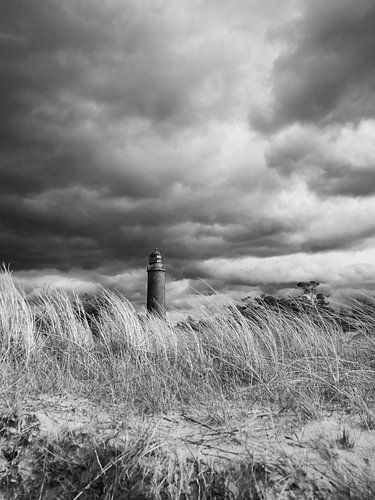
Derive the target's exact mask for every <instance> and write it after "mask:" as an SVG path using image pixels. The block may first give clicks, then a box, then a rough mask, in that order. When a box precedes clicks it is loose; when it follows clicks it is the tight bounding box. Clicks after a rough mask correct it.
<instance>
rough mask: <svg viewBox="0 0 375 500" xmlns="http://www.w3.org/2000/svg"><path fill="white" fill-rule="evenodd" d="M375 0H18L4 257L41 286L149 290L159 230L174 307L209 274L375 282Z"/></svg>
mask: <svg viewBox="0 0 375 500" xmlns="http://www.w3.org/2000/svg"><path fill="white" fill-rule="evenodd" d="M374 14H375V9H374V6H373V3H372V2H370V1H365V0H360V1H359V2H354V1H349V0H345V1H343V2H342V1H340V2H339V1H338V0H337V1H336V0H330V1H329V2H323V0H319V1H317V2H307V0H305V1H299V0H287V1H285V2H283V3H282V5H281V3H280V2H278V1H277V0H268V1H267V2H259V1H257V0H251V1H249V2H242V1H239V0H230V1H228V2H222V3H221V4H220V5H219V4H218V3H217V2H214V1H211V0H191V1H190V0H189V1H182V2H168V3H164V2H155V1H151V0H141V1H140V0H137V1H135V0H121V1H120V0H109V1H106V2H103V1H99V0H90V1H89V0H4V1H3V2H2V12H1V18H0V92H1V94H0V95H1V99H0V240H1V259H2V260H3V261H4V262H5V263H9V264H10V265H11V268H12V269H13V270H14V271H15V276H16V277H17V279H18V280H19V281H20V282H21V283H22V284H23V285H24V286H26V288H27V289H32V288H33V287H35V286H40V283H42V282H43V280H45V281H47V282H51V283H55V284H57V285H58V286H62V287H64V288H75V289H76V290H79V291H84V290H94V289H95V288H96V287H97V286H98V285H99V284H101V285H104V286H108V287H110V288H116V289H119V290H121V291H122V292H124V293H125V294H126V295H127V297H128V298H129V299H130V300H132V302H134V304H135V305H137V307H138V306H141V305H143V303H144V296H145V267H146V263H147V256H148V254H149V253H150V251H151V250H152V249H153V248H154V247H155V246H157V247H159V248H160V249H161V250H162V251H163V253H164V255H165V259H166V263H167V269H168V290H169V291H168V297H169V305H170V307H171V308H175V309H187V308H188V303H189V300H191V301H192V304H193V306H192V307H195V306H196V305H198V304H199V303H200V302H201V299H200V298H197V297H198V296H197V295H194V294H196V292H197V291H199V292H202V291H203V290H204V289H205V286H206V285H204V283H206V284H209V286H208V287H209V288H210V286H212V287H217V288H218V289H220V290H221V291H222V292H223V293H224V294H225V295H226V296H229V297H232V298H238V297H239V296H240V295H241V294H243V295H248V293H250V292H251V293H255V292H257V291H260V289H261V287H262V286H265V287H271V288H272V287H276V288H277V287H282V286H284V285H285V286H286V285H287V284H290V283H292V282H293V280H295V279H296V280H297V281H299V280H300V279H305V278H306V279H308V278H309V277H310V278H311V279H317V278H319V279H321V280H323V281H325V282H326V281H328V280H332V281H333V282H334V283H335V285H336V286H347V285H348V280H349V281H351V284H352V285H355V286H361V285H362V284H363V285H364V284H366V286H367V285H368V286H369V283H370V281H371V280H369V279H367V278H366V279H364V277H363V267H361V265H360V262H361V259H362V258H363V259H364V261H363V262H368V260H369V257H368V256H369V255H372V254H371V252H372V245H373V234H374V229H375V227H374V223H373V221H374V220H375V217H374V215H375V214H374V208H375V204H374V199H373V196H374V192H375V176H374V161H375V150H374V146H373V144H374V141H373V137H374V133H375V121H374V118H375V117H374V109H375V108H374V103H375V99H374V67H375V66H374V62H375V60H374V55H373V50H372V48H373V46H374V43H375V38H374V35H373V33H374V32H375V30H374V29H372V28H373V23H374V19H375V15H374ZM249 112H250V127H249V119H248V117H249ZM335 252H336V253H335ZM329 254H332V255H333V254H335V255H338V256H339V257H338V258H339V260H338V262H342V264H343V266H344V267H343V269H340V266H339V264H337V266H336V267H335V266H333V264H332V259H331V260H330V258H329ZM325 255H327V259H326V260H325V259H324V256H325ZM293 256H296V258H297V257H298V262H300V263H301V264H300V267H297V268H296V267H295V266H294V264H293V262H294V261H293ZM316 256H318V257H316ZM320 256H321V257H320ZM311 259H313V260H311ZM314 259H315V260H314ZM340 259H341V260H340ZM356 259H359V262H357V260H356ZM302 261H303V264H302ZM310 261H311V262H315V261H316V262H317V263H319V265H321V266H322V267H321V269H320V271H319V272H317V269H318V267H317V266H318V264H316V265H314V266H313V265H311V266H310V271H309V272H308V271H307V270H308V269H309V264H308V263H309V262H310ZM249 262H251V266H250V268H249V266H248V265H247V264H248V263H249ZM325 263H327V264H325ZM277 266H280V269H281V270H278V269H277ZM241 269H242V274H241ZM345 269H346V270H347V271H345ZM224 270H225V272H224ZM288 270H289V271H290V272H289V275H288ZM325 270H326V271H327V272H325ZM328 271H329V272H328ZM261 275H263V276H261ZM298 275H299V277H298ZM317 275H319V276H317ZM280 276H282V278H280ZM348 276H349V277H350V279H349V278H348ZM200 278H203V279H204V280H206V281H205V282H202V281H200Z"/></svg>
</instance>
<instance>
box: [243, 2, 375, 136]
mask: <svg viewBox="0 0 375 500" xmlns="http://www.w3.org/2000/svg"><path fill="white" fill-rule="evenodd" d="M275 36H277V38H281V39H282V40H283V41H284V42H285V43H286V44H287V46H288V49H287V50H286V52H285V54H284V55H282V56H280V57H279V58H278V59H277V60H276V62H275V64H274V68H273V72H272V87H273V96H272V104H271V108H270V109H268V110H266V109H263V110H262V109H260V108H258V109H257V110H255V109H254V110H253V112H252V115H251V119H252V123H253V126H254V127H256V128H258V129H260V130H263V131H274V130H277V129H279V128H281V127H283V126H285V125H288V124H290V123H293V122H300V123H309V122H310V123H311V122H312V123H321V124H327V123H346V122H353V123H358V122H359V121H360V120H361V119H363V118H373V117H374V116H375V93H374V89H375V51H374V46H375V3H374V2H373V0H330V1H329V2H327V1H326V0H317V1H314V2H311V1H308V0H304V2H303V11H302V14H301V16H300V17H299V18H298V19H297V20H296V21H295V22H294V23H288V24H287V25H286V26H285V27H284V28H280V29H279V30H278V32H277V35H276V34H275Z"/></svg>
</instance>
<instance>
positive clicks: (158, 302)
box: [147, 248, 165, 318]
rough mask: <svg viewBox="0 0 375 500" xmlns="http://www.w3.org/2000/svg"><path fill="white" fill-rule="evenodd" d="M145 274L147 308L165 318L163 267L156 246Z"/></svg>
mask: <svg viewBox="0 0 375 500" xmlns="http://www.w3.org/2000/svg"><path fill="white" fill-rule="evenodd" d="M147 275H148V279H147V310H148V311H149V312H151V313H155V314H157V315H158V316H160V317H161V318H165V267H164V263H163V258H162V256H161V253H160V252H159V250H158V249H157V248H155V250H154V251H153V252H152V254H151V255H150V257H149V265H148V267H147Z"/></svg>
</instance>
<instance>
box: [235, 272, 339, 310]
mask: <svg viewBox="0 0 375 500" xmlns="http://www.w3.org/2000/svg"><path fill="white" fill-rule="evenodd" d="M319 285H320V283H319V282H318V281H301V282H299V283H297V287H298V288H300V289H301V293H300V294H299V295H297V296H293V297H291V296H289V297H274V296H272V295H265V294H262V295H261V296H260V297H256V298H251V297H245V298H244V299H242V300H241V305H239V306H237V307H238V310H239V311H240V312H241V314H243V315H244V316H246V317H248V318H252V319H254V317H256V315H257V314H256V313H257V311H259V310H260V308H264V307H266V308H270V309H272V310H274V311H278V312H288V311H289V312H291V313H293V314H300V313H304V314H306V313H308V314H320V315H321V314H327V313H332V312H333V309H332V308H331V306H330V304H329V302H328V300H327V296H326V295H324V294H323V293H322V292H319V291H318V290H317V288H318V287H319Z"/></svg>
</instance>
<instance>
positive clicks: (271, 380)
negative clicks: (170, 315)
mask: <svg viewBox="0 0 375 500" xmlns="http://www.w3.org/2000/svg"><path fill="white" fill-rule="evenodd" d="M100 304H101V310H100V312H99V314H98V315H97V316H96V317H95V318H91V321H90V322H89V321H88V319H87V317H86V316H85V314H84V309H83V304H82V303H81V302H80V300H79V298H78V297H75V300H74V304H73V301H72V300H71V298H69V297H68V295H67V294H66V293H65V292H63V291H61V290H53V289H46V290H42V291H41V292H40V293H39V294H38V295H37V296H34V297H33V298H32V299H30V298H28V297H27V295H26V293H25V292H24V291H23V290H22V289H19V288H17V287H16V286H15V284H14V281H13V279H12V276H11V274H10V273H9V272H8V271H7V270H3V272H2V273H1V274H0V376H1V381H2V384H1V387H0V398H1V399H2V400H3V401H7V402H8V404H11V403H12V402H14V401H17V404H19V402H20V401H21V402H22V401H23V400H24V399H26V397H28V396H30V395H34V396H38V394H42V393H43V394H45V393H48V394H52V395H62V394H69V395H71V396H73V397H77V398H78V397H85V398H87V399H89V400H91V401H96V402H98V401H105V402H108V403H117V402H121V403H122V404H125V405H126V406H127V408H129V409H131V410H132V411H135V412H139V413H141V414H142V413H145V412H146V413H153V412H154V413H155V412H163V411H167V410H170V409H173V408H175V407H176V406H178V405H180V406H181V405H183V406H184V407H190V408H199V407H205V408H207V407H208V406H209V405H210V404H214V403H215V402H217V401H218V400H220V402H221V403H220V404H222V405H223V407H225V405H229V404H230V402H231V401H235V400H236V401H238V400H242V401H246V402H248V403H249V404H254V405H261V406H262V407H267V408H271V409H272V408H273V409H275V411H277V412H278V414H280V413H282V412H283V411H284V410H293V411H294V412H295V414H296V415H297V416H298V418H300V419H302V420H305V421H306V420H308V419H313V418H314V417H316V416H317V415H318V414H319V412H320V411H321V410H322V408H327V407H329V408H332V407H333V406H335V407H336V408H340V407H341V408H345V409H347V410H350V409H353V408H355V409H356V410H357V411H359V412H360V414H361V418H362V424H363V428H366V429H367V430H370V429H372V428H374V427H375V424H374V421H375V417H374V413H373V411H372V409H371V406H372V403H374V400H375V398H374V396H375V394H374V387H375V385H374V377H375V341H374V340H375V332H374V314H373V313H374V308H372V306H371V304H373V305H375V301H374V300H373V298H371V297H370V296H368V297H367V302H366V307H363V308H362V309H360V304H358V311H357V324H356V333H355V334H353V333H352V332H349V333H344V332H343V330H342V328H341V327H340V323H339V322H338V321H337V318H335V317H334V315H332V317H330V316H327V315H325V316H324V317H323V316H321V315H319V314H315V315H312V314H305V315H302V314H298V315H296V314H293V313H291V312H288V313H287V312H285V311H274V310H271V309H269V308H267V307H266V306H265V307H263V308H259V307H258V308H257V309H256V310H255V312H254V315H253V316H252V318H251V319H247V318H245V317H244V316H242V315H241V314H240V313H239V311H238V310H237V309H236V307H235V306H234V305H233V304H227V305H223V306H220V307H216V308H214V309H207V310H206V312H205V314H204V317H203V318H202V319H201V321H200V322H199V323H197V324H196V325H195V326H192V325H189V324H185V325H173V324H171V323H170V322H168V321H163V320H161V319H159V318H157V317H155V316H146V315H145V316H139V315H138V314H137V313H136V311H135V310H134V308H133V307H132V305H131V304H130V303H129V302H128V301H127V300H126V299H125V298H124V297H123V296H121V295H120V294H119V293H114V292H110V291H108V290H104V289H103V290H101V291H100ZM223 413H225V410H224V411H223ZM349 437H350V436H349ZM347 438H348V436H347V434H345V435H342V436H341V437H340V439H341V441H340V443H341V444H342V446H343V445H344V444H345V445H346V448H348V447H349V446H348V443H352V440H351V439H347ZM147 443H148V444H147V446H144V447H143V448H142V447H141V448H139V447H138V446H140V445H139V443H138V444H137V443H135V444H134V443H133V444H134V446H133V445H132V446H133V448H134V447H135V448H134V449H136V451H135V452H134V453H135V455H131V454H130V455H129V457H130V456H131V464H132V465H131V467H130V466H128V465H126V463H125V462H126V460H125V462H124V460H123V459H124V457H125V455H124V456H122V458H119V457H120V456H121V453H120V452H118V451H116V450H114V449H112V448H110V447H109V448H108V450H107V452H108V453H109V455H110V456H109V457H108V467H109V469H108V471H109V470H111V471H112V472H113V471H117V472H116V474H115V476H114V479H113V481H115V483H112V482H111V481H110V484H109V483H108V484H107V483H106V484H104V483H103V477H102V475H101V469H100V467H101V465H100V464H102V462H101V460H102V458H100V457H99V456H98V458H97V457H96V455H95V453H97V452H96V451H95V450H92V449H91V448H90V450H91V451H90V450H89V452H88V453H89V454H90V457H89V458H87V456H86V455H85V457H84V459H83V462H85V461H87V460H89V461H90V463H92V470H91V469H90V471H91V472H90V474H91V475H90V477H88V478H87V481H86V483H85V481H83V482H82V481H81V479H80V480H79V484H78V483H77V484H76V485H75V488H76V489H75V490H74V491H76V494H77V495H79V496H80V497H82V498H84V497H85V495H86V493H87V491H88V489H89V488H88V489H86V490H85V486H84V484H90V481H92V484H91V486H92V487H93V488H94V487H95V488H97V487H98V484H97V482H98V481H99V483H100V482H101V484H102V483H103V488H104V490H105V488H107V489H108V488H109V490H108V491H112V490H111V488H115V487H116V488H118V491H123V490H122V489H121V488H123V486H121V485H123V484H124V481H125V482H126V478H128V479H129V477H132V478H133V479H134V477H138V476H137V474H141V475H142V477H143V479H145V478H146V477H147V478H148V479H147V481H146V482H147V484H148V486H147V488H148V489H147V488H146V489H147V491H148V493H147V494H146V493H144V492H142V495H143V494H144V498H149V497H150V496H149V495H155V497H157V495H159V497H160V498H169V497H170V498H180V497H181V494H182V493H181V491H182V490H181V488H182V486H181V484H182V483H181V481H182V479H181V477H182V476H181V474H182V475H183V474H185V476H184V477H185V479H186V480H185V489H186V488H188V487H189V488H190V487H192V484H193V485H195V486H194V488H198V489H199V488H201V490H202V491H205V492H206V493H205V495H206V496H199V493H197V495H198V496H195V497H194V496H192V497H191V498H227V497H226V496H225V495H226V493H225V491H226V490H225V488H224V486H223V485H224V483H225V481H226V479H225V477H226V478H227V479H228V476H225V473H222V472H219V471H218V470H214V469H211V468H209V467H208V468H205V470H204V471H203V472H202V473H201V474H200V473H197V471H196V470H195V469H194V467H195V465H196V464H195V465H194V464H193V465H194V467H193V468H191V467H192V466H191V464H190V465H189V464H185V466H182V464H174V465H171V462H168V464H169V465H167V458H166V457H165V456H163V458H160V460H159V462H158V463H159V467H160V470H159V472H158V473H157V471H156V469H154V470H153V471H152V472H150V471H149V470H148V469H147V466H146V465H145V463H147V460H146V462H144V460H143V459H144V458H145V457H146V458H147V457H148V456H149V455H150V454H152V453H153V454H155V450H156V448H154V444H152V442H151V441H150V442H147ZM90 446H91V445H90ZM142 446H143V445H142ZM353 446H354V444H353ZM68 448H69V446H68ZM133 448H132V449H133ZM43 449H44V448H43ZM48 450H49V448H48V447H46V448H45V452H44V455H43V456H44V458H43V460H44V466H45V468H46V469H45V471H46V477H45V478H44V479H43V481H44V482H45V481H47V482H48V481H50V482H51V481H52V482H53V480H52V479H51V472H50V469H51V470H53V468H54V467H57V468H59V467H61V466H62V465H61V463H62V462H63V461H64V459H61V460H62V462H61V461H58V460H57V459H56V456H57V455H56V450H55V451H54V452H53V453H52V452H51V453H50V450H49V451H48ZM137 450H138V451H137ZM150 450H151V451H150ZM328 451H329V450H328ZM151 452H152V453H151ZM64 453H66V451H64V450H62V451H61V454H62V455H64ZM100 453H104V455H105V450H103V449H102V448H101V451H100ZM119 453H120V454H119ZM124 453H125V452H124ZM129 453H130V452H129ZM131 453H133V452H131ZM126 456H127V455H126ZM153 456H154V455H153ZM54 457H55V458H54ZM139 457H142V465H140V462H139V460H138V459H139ZM55 459H56V460H57V462H56V460H55ZM98 460H99V469H98V468H97V463H98ZM129 460H130V459H129ZM288 460H289V459H288ZM60 462H61V463H60ZM83 462H82V463H83ZM95 464H96V465H95ZM111 464H112V465H111ZM121 464H122V465H121ZM161 464H162V465H161ZM120 465H121V467H120ZM289 465H290V464H289ZM284 466H285V467H286V462H285V463H284V462H280V463H278V465H277V467H276V466H275V467H276V469H277V470H278V471H280V470H282V469H283V467H284ZM77 467H78V469H79V470H81V469H80V467H81V465H79V466H77ZM90 467H91V466H90ZM103 467H105V465H103ZM118 467H120V469H121V470H119V469H118ZM129 467H130V468H129ZM145 467H146V468H145ZM184 467H185V469H184ZM246 467H250V469H249V470H248V472H249V471H250V472H249V474H247V473H245V472H246V471H245V469H243V468H242V469H241V468H240V469H238V470H237V469H236V468H234V469H233V470H232V472H231V474H232V476H231V477H232V479H233V484H237V486H238V484H239V481H245V482H246V481H247V482H246V484H247V487H248V488H250V489H251V491H252V492H253V497H254V498H266V496H262V495H261V493H259V491H260V490H259V487H260V486H259V485H258V483H259V481H260V482H262V481H263V482H267V477H268V476H267V474H268V473H267V472H266V469H265V465H264V464H263V465H261V464H259V463H254V464H253V465H251V466H249V465H248V464H247V465H246ZM262 467H263V468H262ZM288 467H289V466H288ZM293 467H296V469H295V471H294V472H291V468H292V469H293ZM298 467H299V466H296V465H295V464H294V465H293V466H292V465H290V467H289V469H288V470H289V472H288V474H291V475H293V474H294V475H293V477H295V475H296V474H297V475H298V474H299V472H298V471H299V470H300V469H299V468H298ZM78 469H77V470H78ZM130 469H131V470H132V472H131V474H135V476H134V475H133V476H131V475H130V476H129V474H130V472H129V471H130ZM141 469H142V470H141ZM146 469H147V470H146ZM276 469H275V470H276ZM74 470H75V469H74ZM74 470H73V469H72V470H71V473H72V474H75V473H76V472H74ZM246 470H247V469H246ZM194 471H195V472H194ZM244 471H245V472H244ZM112 472H111V474H112ZM77 474H78V473H77ZM118 474H120V476H118ZM157 474H159V476H158V479H157V481H156V479H155V478H156V476H157ZM163 474H164V475H167V476H168V477H169V479H168V481H167V482H165V481H164V480H163V479H162V475H163ZM176 474H177V476H178V477H180V479H178V480H177V479H176V478H177V476H176ZM97 476H98V477H97ZM107 476H108V475H107ZM107 476H106V477H107ZM96 477H97V479H95V478H96ZM119 477H120V479H121V478H122V479H121V481H122V482H121V481H120V479H119ZM291 477H292V476H291ZM173 478H174V479H173ZM133 479H132V480H131V481H133ZM119 481H120V482H119ZM129 481H130V479H129ZM155 481H156V483H155ZM94 483H95V485H94ZM120 483H121V484H120ZM136 483H137V480H135V479H134V484H133V483H132V484H130V483H126V484H127V486H126V488H128V487H129V488H130V489H131V488H133V487H134V488H137V487H138V486H139V485H138V486H137V485H136ZM43 484H44V483H43ZM155 484H157V485H158V486H157V487H156V486H155ZM173 484H174V485H175V486H173ZM244 484H245V483H244ZM259 484H260V483H259ZM168 485H169V486H168ZM176 485H180V486H176ZM189 485H190V486H189ZM91 486H90V488H91ZM357 486H358V485H357ZM357 486H356V487H357ZM43 487H44V486H42V485H41V486H40V488H42V489H43ZM285 487H286V486H285ZM155 488H156V489H155ZM157 488H159V490H157ZM168 488H169V489H168ZM173 488H174V489H173ZM176 488H177V489H176ZM178 488H180V490H179V489H178ZM194 488H193V489H194ZM220 488H221V489H220ZM223 488H224V490H225V491H224V490H223ZM288 488H289V486H288ZM348 488H349V490H350V491H349V490H348V491H349V493H350V494H352V490H351V489H350V488H351V486H350V485H349V486H348ZM358 488H359V486H358ZM364 488H365V487H364ZM366 488H367V489H366ZM366 488H365V490H366V491H371V492H372V493H373V492H375V486H374V488H373V489H372V486H371V485H370V486H369V485H366ZM104 490H103V491H104ZM172 490H173V494H172V493H170V495H169V494H167V493H168V491H170V492H171V491H172ZM258 490H259V491H258ZM365 490H363V491H365ZM129 491H130V490H129ZM134 491H135V490H134ZM137 491H138V490H137ZM142 491H143V490H142ZM145 491H146V490H145ZM156 491H159V493H157V494H156V493H155V492H156ZM162 491H163V492H164V493H163V495H164V496H163V495H162V493H161V492H162ZM215 491H216V492H217V491H219V492H220V491H221V493H220V495H221V496H220V495H219V493H218V496H215V495H214V493H212V492H215ZM80 492H82V493H80ZM150 492H151V493H150ZM152 492H153V493H152ZM166 492H167V493H166ZM210 492H211V493H210ZM372 493H371V494H372ZM139 494H140V495H141V493H139ZM147 495H148V496H147ZM165 495H166V496H165ZM168 495H169V496H168ZM179 495H180V496H179ZM210 495H211V496H210ZM238 495H239V494H238ZM256 495H258V496H256ZM151 497H152V496H151ZM232 497H233V496H232ZM253 497H246V496H243V497H241V498H253ZM77 498H78V496H77ZM91 498H94V496H92V497H91ZM95 498H96V497H95ZM98 498H101V497H100V496H98ZM103 498H104V497H103ZM105 498H107V497H105ZM108 498H110V494H109V493H108ZM111 498H112V497H111ZM140 498H141V496H140ZM181 498H182V497H181ZM184 498H190V497H188V496H185V497H184ZM228 498H229V497H228ZM238 498H240V496H238ZM291 498H292V497H291ZM350 498H355V496H352V497H350Z"/></svg>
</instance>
